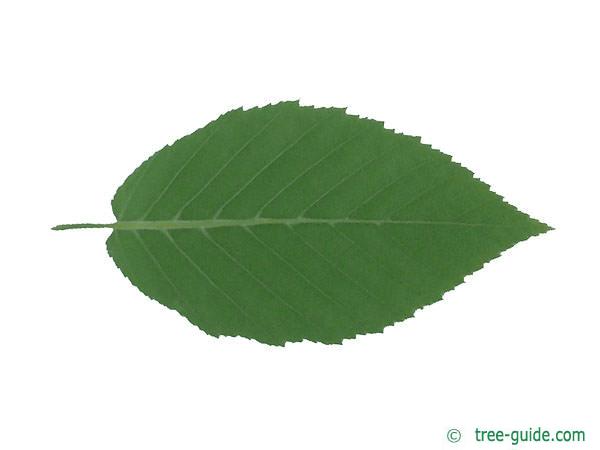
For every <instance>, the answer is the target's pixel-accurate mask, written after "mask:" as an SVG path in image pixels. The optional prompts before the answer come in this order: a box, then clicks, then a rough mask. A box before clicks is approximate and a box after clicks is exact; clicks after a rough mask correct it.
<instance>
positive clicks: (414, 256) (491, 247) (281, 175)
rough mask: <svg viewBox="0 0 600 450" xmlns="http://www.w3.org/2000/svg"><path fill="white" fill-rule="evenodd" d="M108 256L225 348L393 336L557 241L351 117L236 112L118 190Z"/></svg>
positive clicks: (456, 169) (478, 185) (462, 178)
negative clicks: (493, 266)
mask: <svg viewBox="0 0 600 450" xmlns="http://www.w3.org/2000/svg"><path fill="white" fill-rule="evenodd" d="M112 207H113V211H114V214H115V216H116V218H117V222H116V223H115V224H113V225H112V227H113V228H114V229H113V232H112V234H111V235H110V237H109V239H108V241H107V247H108V252H109V254H110V256H111V257H112V258H113V259H114V261H115V263H116V264H117V266H118V267H119V268H120V269H121V270H122V272H123V273H124V274H125V276H126V277H127V278H129V279H130V280H131V282H132V283H133V284H134V285H135V286H137V287H138V288H139V289H140V290H141V291H142V292H143V293H144V294H146V295H147V296H149V297H151V298H153V299H156V300H157V301H159V302H160V303H162V304H163V305H165V306H167V307H169V308H172V309H175V310H177V311H178V312H179V313H180V314H182V315H183V316H185V317H186V318H187V319H188V320H189V321H190V322H192V323H193V324H195V325H197V326H198V327H199V328H201V329H202V330H204V331H205V332H206V333H208V334H210V335H213V336H220V335H228V336H238V335H239V336H245V337H248V338H252V339H256V340H258V341H260V342H264V343H267V344H275V345H283V344H285V343H286V342H293V341H301V340H304V339H308V340H311V341H317V342H323V343H339V342H341V341H342V340H343V339H344V338H352V337H355V336H356V335H357V334H364V333H372V332H380V331H382V330H383V328H384V327H385V326H387V325H390V324H393V323H395V322H398V321H401V320H404V319H406V318H408V317H411V316H412V315H413V314H414V312H415V310H417V309H419V308H421V307H423V306H425V305H428V304H431V303H433V302H436V301H438V300H440V299H441V297H442V295H443V294H444V292H446V291H448V290H450V289H452V288H454V287H455V286H457V285H458V284H460V283H462V281H463V279H464V277H465V276H466V275H468V274H470V273H472V272H474V271H476V270H478V269H479V268H481V267H482V265H483V264H484V263H485V262H487V261H489V260H491V259H493V258H495V257H497V256H498V255H499V254H500V253H501V252H502V251H503V250H506V249H508V248H510V247H512V246H513V245H514V244H516V243H517V242H519V241H522V240H525V239H527V238H529V237H531V236H534V235H537V234H540V233H543V232H545V231H547V230H549V227H548V226H547V225H545V224H543V223H541V222H538V221H537V220H535V219H532V218H530V217H529V216H527V215H526V214H524V213H522V212H520V211H518V210H517V209H516V208H514V207H513V206H511V205H509V204H508V203H506V202H504V201H503V200H502V198H501V197H500V196H498V195H496V194H495V193H493V192H491V191H490V189H489V187H488V186H487V185H486V184H484V183H482V182H481V181H479V180H477V179H475V178H474V177H473V174H472V173H471V172H470V171H468V170H467V169H465V168H464V167H462V166H460V165H459V164H457V163H454V162H452V161H451V158H450V157H449V156H447V155H445V154H443V153H441V152H439V151H437V150H434V149H432V148H431V147H430V146H428V145H425V144H422V143H421V142H420V140H419V139H418V138H415V137H411V136H406V135H402V134H397V133H395V132H393V131H391V130H387V129H385V128H384V127H383V124H382V123H381V122H376V121H373V120H368V119H362V118H358V117H356V116H351V115H348V114H346V113H345V111H344V110H342V109H337V108H313V107H304V106H299V104H298V103H297V102H284V103H279V104H276V105H269V106H265V107H262V108H253V109H250V110H246V111H244V110H241V109H237V110H234V111H230V112H228V113H226V114H224V115H222V116H221V117H219V118H218V119H217V120H215V121H213V122H211V123H209V124H208V125H206V126H205V127H204V128H202V129H199V130H197V131H196V132H194V133H192V134H190V135H188V136H186V137H184V138H182V139H180V140H178V141H177V142H175V143H174V144H173V145H171V146H167V147H165V148H163V149H162V150H160V151H159V152H157V153H155V154H154V155H153V156H151V157H150V158H149V159H148V160H146V161H145V162H144V163H143V164H142V165H141V166H140V167H138V168H137V169H136V170H135V171H134V172H133V173H132V174H131V175H130V176H129V177H128V178H127V180H126V181H125V183H124V184H123V185H122V186H121V187H120V188H119V189H118V191H117V193H116V194H115V197H114V199H113V202H112Z"/></svg>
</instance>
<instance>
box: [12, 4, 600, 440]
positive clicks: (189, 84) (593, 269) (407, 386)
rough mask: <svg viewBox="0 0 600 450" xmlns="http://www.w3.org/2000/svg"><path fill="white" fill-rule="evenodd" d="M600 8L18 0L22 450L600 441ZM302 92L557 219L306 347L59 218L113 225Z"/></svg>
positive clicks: (15, 214) (15, 361)
mask: <svg viewBox="0 0 600 450" xmlns="http://www.w3.org/2000/svg"><path fill="white" fill-rule="evenodd" d="M594 3H595V2H589V3H588V2H579V1H568V2H567V1H565V2H551V1H544V2H540V3H534V2H527V1H518V2H510V1H509V2H506V1H505V2H497V3H495V4H492V3H491V2H481V1H478V2H472V3H467V2H440V3H431V2H427V1H420V2H415V3H414V4H412V5H406V4H402V3H400V2H389V3H383V2H376V1H368V2H360V3H352V2H349V1H344V2H325V1H320V2H311V1H306V0H305V1H303V2H296V3H288V2H272V3H269V2H262V1H257V0H253V1H245V2H242V1H239V2H228V1H219V2H212V5H209V4H206V5H204V4H201V3H200V2H189V3H183V2H176V1H169V2H162V3H160V4H159V3H157V2H150V1H143V2H126V1H118V2H112V1H103V2H95V3H93V2H81V1H73V2H65V1H51V2H46V1H38V2H31V1H13V2H10V1H9V2H6V1H2V3H1V6H0V46H1V54H0V58H1V60H0V65H1V67H0V79H1V83H0V158H1V159H0V170H1V172H0V183H1V186H0V188H1V190H0V192H2V194H1V195H2V208H1V212H0V214H1V215H2V220H1V223H2V226H1V234H0V240H1V241H0V264H1V265H2V266H1V272H0V273H1V274H2V282H1V291H0V297H1V298H0V448H2V449H7V450H8V449H11V450H12V449H61V450H66V449H167V448H168V449H211V450H212V449H216V450H218V449H261V450H262V449H411V450H413V449H417V450H418V449H427V450H431V449H446V448H448V449H451V448H454V449H461V448H462V449H471V448H473V449H474V448H511V445H510V443H509V442H505V443H502V444H498V443H496V444H481V443H479V444H477V443H476V442H475V440H474V431H473V430H474V428H475V427H476V426H479V427H482V428H502V429H505V430H511V429H519V428H529V427H537V426H542V427H545V428H548V429H550V430H553V429H557V428H566V429H582V430H585V431H586V437H587V442H586V443H584V444H572V445H568V444H562V445H554V446H553V445H549V444H546V445H544V444H540V445H537V446H536V445H534V446H528V445H525V444H524V445H522V446H520V447H517V448H557V449H558V448H560V449H567V448H569V449H579V448H581V449H592V448H598V446H599V445H600V437H599V436H598V434H599V433H600V426H599V420H598V419H599V417H600V414H599V412H598V405H599V404H600V395H599V388H598V380H599V379H600V369H599V364H598V357H599V352H598V342H599V341H600V339H598V338H599V334H600V332H599V326H598V320H599V312H600V306H599V296H598V287H597V285H598V275H599V274H598V266H599V265H598V252H599V250H600V248H599V238H598V236H599V234H600V232H599V229H598V223H599V221H600V217H599V213H598V193H599V189H598V167H599V166H598V162H599V158H598V151H599V145H598V144H599V143H600V139H599V137H598V125H599V124H600V121H599V119H600V117H599V116H600V113H599V105H600V91H599V80H600V66H599V58H598V55H599V51H598V43H599V42H600V31H599V30H600V27H599V26H598V23H599V20H600V15H599V14H598V11H596V10H595V9H594ZM285 99H300V100H301V103H303V104H316V105H318V106H349V111H350V112H352V113H356V114H361V115H364V116H369V117H372V118H376V119H379V120H384V121H385V122H386V125H387V126H388V127H392V128H396V129H397V130H399V131H403V132H405V133H408V134H414V135H419V136H423V140H424V141H425V142H427V143H431V144H432V145H433V146H434V147H436V148H439V149H442V150H443V151H444V152H446V153H449V154H451V155H453V156H454V158H455V159H456V160H457V161H459V162H461V163H462V164H464V165H466V166H467V167H469V168H470V169H471V170H473V171H474V172H475V173H476V174H477V175H478V176H479V177H481V178H482V179H483V180H485V181H486V182H488V183H489V184H491V185H492V187H493V188H494V190H496V191H497V192H498V193H500V194H502V195H504V196H505V197H506V199H507V200H508V201H510V202H511V203H513V204H515V205H516V206H518V207H519V208H520V209H522V210H524V211H526V212H528V213H530V214H532V215H533V216H534V217H537V218H539V219H541V220H543V221H545V222H547V223H549V224H550V225H552V226H554V227H555V228H556V231H553V232H550V233H548V234H546V235H543V236H541V237H537V238H534V239H532V240H530V241H527V242H524V243H521V244H519V245H517V246H516V247H514V248H512V249H511V250H509V251H507V252H506V253H505V254H504V255H503V256H502V257H501V258H499V259H497V260H494V261H493V262H492V263H490V264H488V265H486V267H485V268H484V269H483V270H482V271H480V272H478V273H476V274H475V275H473V276H470V277H468V279H467V283H466V284H463V285H461V286H460V287H458V288H457V289H456V290H454V291H452V292H450V293H448V294H446V295H445V296H444V300H443V301H441V302H439V303H437V304H435V305H433V306H430V307H427V308H425V309H424V310H421V311H419V312H417V314H416V318H414V319H410V320H408V321H406V322H404V323H401V324H397V325H396V326H394V327H389V328H387V329H386V330H385V332H384V333H383V334H375V335H369V336H362V337H359V338H358V339H356V340H351V341H346V342H344V344H343V345H341V346H325V345H320V344H314V343H298V344H292V345H287V346H286V347H285V348H275V347H269V346H265V345H262V344H259V343H256V342H254V341H248V340H245V339H242V338H221V339H215V338H213V337H210V336H207V335H205V334H204V333H203V332H202V331H200V330H199V329H197V328H195V327H193V326H192V325H190V323H189V322H187V320H185V319H184V318H182V317H180V316H179V315H178V314H177V313H175V312H173V311H171V310H168V309H166V308H164V307H163V306H161V305H160V304H158V303H157V302H154V301H150V300H148V299H147V298H145V297H144V296H143V295H141V294H140V293H139V292H138V291H137V290H136V289H134V288H133V287H132V286H131V285H130V284H129V282H128V281H127V280H126V279H125V278H124V277H123V276H122V275H121V273H120V272H119V270H118V269H117V268H116V267H115V266H114V264H113V263H112V261H111V260H110V259H109V258H108V256H107V255H106V251H105V246H104V241H105V239H106V237H107V236H108V234H109V230H82V231H71V232H60V233H59V232H52V231H50V227H51V226H53V225H55V224H57V223H65V222H66V223H69V222H78V221H83V222H86V221H92V222H93V221H99V222H102V221H108V222H110V221H111V220H112V219H113V217H112V214H111V210H110V200H111V198H112V195H113V192H114V191H115V189H116V188H117V186H119V185H120V184H121V183H122V181H123V180H124V179H125V177H126V176H127V175H128V174H129V173H130V172H131V171H132V170H133V169H134V168H135V167H136V166H137V165H138V164H139V163H140V162H141V161H142V160H144V159H145V158H146V157H147V156H148V155H149V154H150V153H152V152H154V151H156V150H157V149H159V148H161V147H162V146H163V145H165V144H167V143H171V142H172V141H173V140H175V139H176V138H178V137H180V136H182V135H185V134H188V133H190V132H191V131H193V130H195V129H196V128H199V127H201V126H203V125H204V124H205V123H206V122H208V121H210V120H212V119H214V118H216V117H217V116H218V115H219V114H221V113H223V112H225V111H227V110H229V109H231V108H235V107H238V106H246V107H250V106H255V105H264V104H266V103H269V102H274V101H279V100H285ZM454 427H455V428H458V429H460V430H461V431H462V433H463V439H462V441H461V442H459V443H456V444H451V443H449V442H448V441H447V440H446V431H447V430H448V429H449V428H454Z"/></svg>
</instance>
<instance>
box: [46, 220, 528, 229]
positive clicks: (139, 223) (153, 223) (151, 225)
mask: <svg viewBox="0 0 600 450" xmlns="http://www.w3.org/2000/svg"><path fill="white" fill-rule="evenodd" d="M304 224H317V225H339V224H348V225H440V226H458V227H501V228H523V227H522V226H515V225H505V224H491V223H472V222H452V221H431V220H392V219H355V218H342V219H336V218H310V217H295V218H267V217H253V218H247V219H203V220H127V221H119V222H114V223H76V224H65V225H57V226H55V227H54V228H53V230H68V229H75V228H112V229H115V230H172V229H208V228H230V227H254V226H259V225H285V226H293V225H304Z"/></svg>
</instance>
